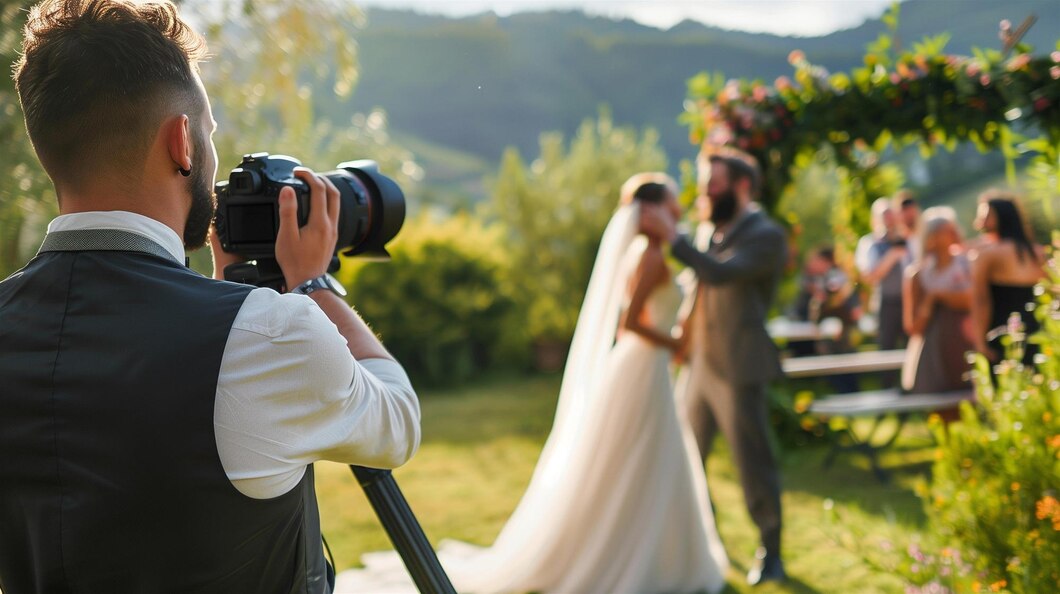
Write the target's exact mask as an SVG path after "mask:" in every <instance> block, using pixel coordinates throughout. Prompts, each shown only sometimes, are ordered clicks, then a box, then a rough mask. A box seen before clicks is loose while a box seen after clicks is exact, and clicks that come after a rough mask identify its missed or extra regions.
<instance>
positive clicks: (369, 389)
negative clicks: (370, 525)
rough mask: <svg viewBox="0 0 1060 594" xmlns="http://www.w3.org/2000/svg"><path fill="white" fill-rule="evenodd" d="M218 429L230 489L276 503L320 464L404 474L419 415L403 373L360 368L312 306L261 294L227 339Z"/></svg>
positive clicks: (378, 365) (392, 365)
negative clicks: (310, 466)
mask: <svg viewBox="0 0 1060 594" xmlns="http://www.w3.org/2000/svg"><path fill="white" fill-rule="evenodd" d="M214 426H215V432H216V439H217V450H218V454H219V455H220V458H221V463H222V466H224V469H225V472H226V473H227V475H228V477H229V479H231V480H232V483H233V484H234V485H235V486H236V488H237V489H239V490H240V491H241V492H243V493H244V494H246V495H249V496H251V497H256V498H269V497H275V496H277V495H280V494H282V493H285V492H287V491H288V490H290V489H291V488H293V487H294V486H295V485H296V484H297V483H298V481H299V480H301V477H302V475H303V473H304V472H305V467H306V466H307V465H308V464H312V463H313V462H317V461H320V460H330V461H334V462H341V463H344V464H356V465H359V466H368V467H374V468H393V467H396V466H400V465H401V464H404V463H405V462H406V461H408V460H409V459H410V458H411V457H412V455H413V454H414V453H415V452H416V449H417V447H418V446H419V441H420V408H419V400H418V398H417V396H416V393H415V391H414V390H413V388H412V385H411V383H410V382H409V379H408V376H407V375H406V374H405V371H404V370H403V369H402V367H401V365H399V364H398V363H396V362H394V361H392V360H389V359H365V360H362V361H358V360H355V359H354V358H353V356H352V355H351V354H350V351H349V349H348V347H347V344H346V339H345V338H343V336H342V335H341V334H339V332H338V329H337V328H336V327H335V325H334V324H333V323H332V322H331V321H330V320H329V319H328V318H327V316H325V315H324V313H323V312H322V311H321V310H320V308H319V307H317V306H316V304H315V303H314V302H313V301H312V300H311V299H309V298H308V297H304V296H301V295H278V294H276V293H274V292H272V291H269V290H265V289H261V290H255V291H253V292H251V294H250V295H249V296H248V297H247V300H246V302H245V303H244V304H243V308H242V309H241V310H240V313H239V315H238V316H237V318H236V322H235V324H233V328H232V331H231V333H230V335H229V340H228V344H227V345H226V348H225V354H224V357H223V359H222V363H221V370H220V374H219V377H218V386H217V398H216V401H215V406H214Z"/></svg>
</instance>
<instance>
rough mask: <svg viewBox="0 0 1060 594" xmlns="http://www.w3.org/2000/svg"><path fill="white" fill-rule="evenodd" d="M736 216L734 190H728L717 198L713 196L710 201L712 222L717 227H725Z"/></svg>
mask: <svg viewBox="0 0 1060 594" xmlns="http://www.w3.org/2000/svg"><path fill="white" fill-rule="evenodd" d="M735 216H736V193H735V192H733V191H732V188H727V189H726V190H725V191H724V192H721V193H719V194H718V195H717V196H711V200H710V222H711V223H714V224H715V225H724V224H725V223H728V222H729V221H731V220H732V219H733V217H735Z"/></svg>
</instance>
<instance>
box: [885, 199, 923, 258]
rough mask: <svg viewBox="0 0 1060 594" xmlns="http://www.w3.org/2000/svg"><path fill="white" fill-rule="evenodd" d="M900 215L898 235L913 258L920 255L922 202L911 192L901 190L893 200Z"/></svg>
mask: <svg viewBox="0 0 1060 594" xmlns="http://www.w3.org/2000/svg"><path fill="white" fill-rule="evenodd" d="M891 202H892V203H893V207H894V209H895V211H896V212H897V213H898V233H899V234H900V235H901V236H902V238H903V239H905V241H906V244H907V245H908V246H909V254H910V256H911V258H914V259H915V258H916V257H917V256H919V254H920V228H919V227H920V202H918V201H917V199H916V196H914V195H913V192H911V191H909V190H899V191H898V192H897V193H895V195H894V197H892V198H891Z"/></svg>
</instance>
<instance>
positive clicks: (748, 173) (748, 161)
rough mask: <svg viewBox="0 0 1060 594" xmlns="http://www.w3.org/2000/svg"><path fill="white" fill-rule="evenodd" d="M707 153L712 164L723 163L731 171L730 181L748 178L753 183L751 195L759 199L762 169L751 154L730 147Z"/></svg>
mask: <svg viewBox="0 0 1060 594" xmlns="http://www.w3.org/2000/svg"><path fill="white" fill-rule="evenodd" d="M705 155H706V157H707V159H708V160H709V162H710V163H711V164H714V163H721V164H723V165H724V166H725V169H726V170H727V171H728V172H729V182H730V183H734V182H737V181H740V180H744V179H745V180H747V181H748V182H750V185H751V197H752V198H755V199H757V198H758V197H759V196H760V195H761V193H762V169H761V167H759V165H758V161H756V160H755V158H754V157H752V156H751V155H749V154H747V153H745V152H743V151H739V150H736V149H734V148H730V147H720V148H714V149H712V150H710V151H709V152H705Z"/></svg>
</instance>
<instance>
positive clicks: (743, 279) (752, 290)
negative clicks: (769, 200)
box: [673, 205, 788, 385]
mask: <svg viewBox="0 0 1060 594" xmlns="http://www.w3.org/2000/svg"><path fill="white" fill-rule="evenodd" d="M787 252H788V247H787V240H786V238H785V234H784V230H783V229H782V228H781V227H780V225H778V224H777V223H775V222H774V221H773V220H772V219H770V218H769V216H767V215H766V214H765V213H764V212H762V210H761V209H759V208H758V207H757V205H752V206H751V207H750V208H749V209H748V210H747V211H745V212H744V213H743V214H742V215H741V216H740V217H739V218H737V219H736V220H735V221H733V223H732V224H731V225H730V227H729V228H728V229H727V230H726V231H725V235H724V236H723V238H722V239H721V241H718V242H715V241H714V240H713V237H712V238H711V241H710V246H709V247H708V248H707V250H706V251H705V252H704V251H700V250H699V249H696V247H695V246H693V245H692V243H691V242H690V241H689V240H688V238H687V237H684V236H681V237H679V238H678V239H677V240H675V241H674V243H673V254H674V256H675V257H676V258H677V259H678V260H680V261H682V262H683V263H685V264H687V265H688V266H689V267H691V268H692V269H693V270H694V271H695V273H696V276H697V277H698V279H699V282H700V284H701V290H700V292H699V293H700V295H699V299H698V301H697V303H696V306H695V307H696V312H695V314H694V315H696V317H697V318H698V319H696V320H695V323H697V324H700V325H701V326H700V327H699V328H698V329H697V332H700V331H701V332H703V339H702V340H697V341H696V342H695V343H694V345H695V347H694V348H693V352H692V357H693V358H701V359H700V360H699V361H693V364H695V363H705V364H706V365H707V366H708V367H709V368H710V370H711V371H712V372H713V373H714V374H715V375H716V376H717V377H720V378H723V379H725V380H727V381H729V382H730V383H732V384H734V385H745V384H761V383H766V382H768V381H770V380H773V379H775V378H777V377H779V376H780V375H782V374H783V372H782V370H781V367H780V357H779V353H778V351H777V347H776V345H775V344H774V343H773V339H772V338H770V336H769V333H768V332H767V331H766V326H765V322H766V315H767V314H768V313H769V308H770V305H771V304H772V302H773V298H774V296H775V294H776V288H777V283H778V282H779V280H780V275H781V274H782V272H783V270H784V265H785V263H786V262H787Z"/></svg>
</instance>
